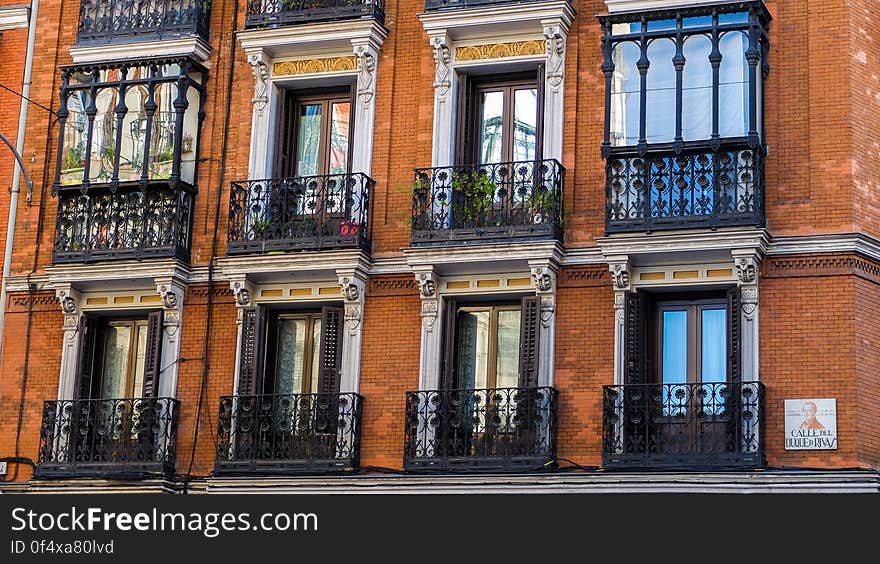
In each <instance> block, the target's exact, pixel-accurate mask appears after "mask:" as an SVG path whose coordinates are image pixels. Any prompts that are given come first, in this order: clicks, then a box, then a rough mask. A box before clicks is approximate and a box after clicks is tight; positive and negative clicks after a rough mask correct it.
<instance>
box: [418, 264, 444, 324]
mask: <svg viewBox="0 0 880 564" xmlns="http://www.w3.org/2000/svg"><path fill="white" fill-rule="evenodd" d="M416 283H418V285H419V297H420V298H421V300H422V303H421V315H422V325H423V326H424V327H425V329H428V330H432V329H433V328H434V325H435V324H436V323H437V317H438V316H439V314H440V296H439V294H438V292H437V286H438V280H437V275H436V273H435V272H434V271H433V270H427V271H421V272H416Z"/></svg>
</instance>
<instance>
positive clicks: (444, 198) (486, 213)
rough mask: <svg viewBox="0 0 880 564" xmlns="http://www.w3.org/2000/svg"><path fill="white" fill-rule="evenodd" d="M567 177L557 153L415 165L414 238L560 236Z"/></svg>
mask: <svg viewBox="0 0 880 564" xmlns="http://www.w3.org/2000/svg"><path fill="white" fill-rule="evenodd" d="M564 177H565V169H564V168H563V167H562V165H561V164H559V161H556V160H555V159H548V160H543V161H517V162H506V163H494V164H483V165H472V166H447V167H436V168H423V169H416V171H415V180H414V181H413V187H412V191H413V209H412V244H413V245H448V244H462V243H463V244H467V243H485V242H487V241H489V242H492V241H499V242H500V241H514V240H524V239H525V240H527V239H535V240H548V239H557V240H560V241H561V240H562V217H563V196H562V189H563V181H564Z"/></svg>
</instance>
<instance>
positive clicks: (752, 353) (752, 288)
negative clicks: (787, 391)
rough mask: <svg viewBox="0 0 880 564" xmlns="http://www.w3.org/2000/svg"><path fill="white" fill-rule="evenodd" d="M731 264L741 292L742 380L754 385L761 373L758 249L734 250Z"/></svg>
mask: <svg viewBox="0 0 880 564" xmlns="http://www.w3.org/2000/svg"><path fill="white" fill-rule="evenodd" d="M731 254H732V255H733V264H734V266H735V268H736V281H737V285H738V286H739V290H740V309H741V310H742V312H741V314H740V327H741V335H740V347H741V351H740V354H741V359H742V379H743V381H744V382H752V381H756V380H758V378H759V373H760V359H759V353H760V337H759V330H760V323H759V319H758V313H759V311H758V296H759V292H758V284H759V277H758V272H759V269H760V264H761V252H760V249H734V250H732V251H731Z"/></svg>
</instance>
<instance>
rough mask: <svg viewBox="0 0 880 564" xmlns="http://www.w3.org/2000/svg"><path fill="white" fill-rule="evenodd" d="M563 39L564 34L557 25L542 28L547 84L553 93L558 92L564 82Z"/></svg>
mask: <svg viewBox="0 0 880 564" xmlns="http://www.w3.org/2000/svg"><path fill="white" fill-rule="evenodd" d="M565 37H566V33H565V30H564V29H563V28H562V26H560V25H558V24H554V25H545V26H544V38H545V41H546V43H547V68H546V70H545V72H546V76H547V83H548V84H549V85H550V88H552V89H553V90H555V91H558V90H559V87H560V86H562V82H563V80H565Z"/></svg>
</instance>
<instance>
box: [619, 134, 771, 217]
mask: <svg viewBox="0 0 880 564" xmlns="http://www.w3.org/2000/svg"><path fill="white" fill-rule="evenodd" d="M621 149H623V150H621ZM611 151H612V152H611V155H610V156H609V157H608V159H607V162H606V169H607V171H606V174H607V184H606V210H605V230H606V232H608V233H624V232H639V231H645V232H651V231H655V230H662V229H684V228H691V227H708V228H712V229H715V228H718V227H724V226H750V225H753V226H756V227H763V226H764V155H763V149H762V148H757V149H753V148H750V147H749V146H748V143H747V142H745V141H733V142H723V143H722V144H721V145H720V148H719V149H718V150H717V151H715V150H712V149H707V148H705V146H703V147H702V148H700V147H694V148H685V149H684V150H682V151H681V152H676V151H674V150H673V149H672V148H671V147H666V148H659V149H651V150H649V151H648V152H647V153H646V154H645V155H644V156H642V155H640V154H639V153H638V152H637V150H636V148H635V147H626V148H612V149H611Z"/></svg>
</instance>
